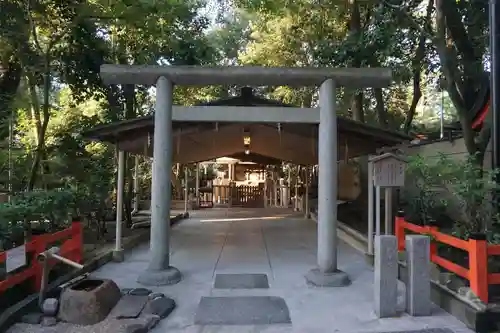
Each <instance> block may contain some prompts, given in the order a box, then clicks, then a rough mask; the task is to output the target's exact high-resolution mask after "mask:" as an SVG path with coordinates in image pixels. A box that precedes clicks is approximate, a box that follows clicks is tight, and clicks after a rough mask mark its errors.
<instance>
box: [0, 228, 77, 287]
mask: <svg viewBox="0 0 500 333" xmlns="http://www.w3.org/2000/svg"><path fill="white" fill-rule="evenodd" d="M52 246H58V247H59V248H60V255H61V256H63V257H65V258H68V259H70V260H73V261H75V262H78V263H82V261H83V228H82V224H81V223H80V222H73V223H72V224H71V226H70V227H69V228H67V229H64V230H61V231H58V232H56V233H53V234H43V235H38V236H33V239H32V241H30V242H28V243H26V244H24V245H22V246H21V247H18V248H16V249H20V250H21V251H20V252H19V253H20V254H21V255H22V253H23V251H22V250H23V249H24V252H25V258H24V259H25V264H24V265H22V266H21V267H18V268H16V269H15V270H13V271H12V272H7V269H6V276H5V278H4V279H3V280H0V293H1V292H4V291H5V290H7V289H9V288H11V287H12V286H15V285H17V284H20V283H22V282H24V281H25V280H27V279H33V288H34V290H35V291H39V290H40V282H41V279H42V265H41V264H40V263H39V262H38V260H37V256H38V255H39V254H40V253H42V252H44V251H45V250H47V249H49V248H50V247H52ZM23 247H24V248H23ZM9 251H12V250H9ZM9 251H4V252H0V266H6V265H7V260H8V256H9V253H10V252H9ZM20 259H21V260H22V258H20ZM50 264H55V261H53V260H52V261H51V262H50Z"/></svg>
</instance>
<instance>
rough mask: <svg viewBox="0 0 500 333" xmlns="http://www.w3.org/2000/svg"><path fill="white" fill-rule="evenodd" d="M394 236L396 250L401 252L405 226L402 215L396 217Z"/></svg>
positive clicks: (403, 248) (403, 244) (403, 243)
mask: <svg viewBox="0 0 500 333" xmlns="http://www.w3.org/2000/svg"><path fill="white" fill-rule="evenodd" d="M396 238H397V239H398V251H399V252H402V251H404V250H405V239H406V235H405V227H404V219H403V218H402V217H399V216H398V217H396Z"/></svg>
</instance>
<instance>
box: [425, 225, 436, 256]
mask: <svg viewBox="0 0 500 333" xmlns="http://www.w3.org/2000/svg"><path fill="white" fill-rule="evenodd" d="M427 228H428V229H429V235H430V236H431V242H430V244H431V245H430V247H431V249H430V251H431V262H432V259H433V257H434V256H436V255H437V252H438V251H437V242H436V241H434V236H435V234H436V233H437V232H439V229H438V227H435V226H429V227H427Z"/></svg>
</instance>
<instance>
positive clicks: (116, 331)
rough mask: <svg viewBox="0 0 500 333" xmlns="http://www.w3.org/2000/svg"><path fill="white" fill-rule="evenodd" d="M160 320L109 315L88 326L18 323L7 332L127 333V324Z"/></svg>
mask: <svg viewBox="0 0 500 333" xmlns="http://www.w3.org/2000/svg"><path fill="white" fill-rule="evenodd" d="M158 320H159V317H158V316H153V315H147V316H146V315H144V316H140V317H139V318H136V319H115V318H109V317H108V318H107V319H105V320H103V321H101V322H100V323H97V324H95V325H88V326H80V325H72V324H68V323H63V322H58V323H57V325H55V326H52V327H42V326H41V325H30V324H22V323H18V324H15V325H13V326H12V327H11V328H9V330H8V331H7V333H121V332H123V333H125V332H127V326H131V325H137V324H138V325H141V326H146V327H149V324H152V323H154V322H155V321H156V323H157V322H158ZM152 326H154V325H152ZM149 328H151V327H149Z"/></svg>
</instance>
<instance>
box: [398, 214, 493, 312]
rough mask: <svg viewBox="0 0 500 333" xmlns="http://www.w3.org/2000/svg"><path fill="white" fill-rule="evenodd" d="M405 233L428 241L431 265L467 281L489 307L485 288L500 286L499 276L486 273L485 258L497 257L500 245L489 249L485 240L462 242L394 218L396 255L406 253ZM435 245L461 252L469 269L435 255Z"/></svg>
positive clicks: (491, 246) (429, 228)
mask: <svg viewBox="0 0 500 333" xmlns="http://www.w3.org/2000/svg"><path fill="white" fill-rule="evenodd" d="M406 230H409V231H411V232H413V233H417V234H423V235H429V236H430V237H431V261H432V262H433V263H435V264H437V265H439V266H441V267H443V268H445V269H447V270H448V271H450V272H453V273H455V274H457V275H458V276H461V277H462V278H464V279H467V280H469V283H470V288H471V290H472V291H473V292H474V293H475V294H476V295H477V296H478V297H479V299H481V301H483V302H484V303H488V286H489V285H492V284H500V273H489V272H488V256H495V255H500V245H491V244H488V242H487V241H486V240H485V239H468V240H463V239H460V238H456V237H453V236H450V235H447V234H444V233H441V232H439V231H438V228H437V227H430V226H419V225H415V224H413V223H409V222H406V221H405V220H404V218H402V217H396V237H397V239H398V251H404V249H405V235H406ZM437 243H443V244H446V245H448V246H451V247H455V248H458V249H461V250H464V251H465V252H467V253H468V254H469V268H466V267H463V266H460V265H458V264H456V263H454V262H451V261H450V260H448V259H445V258H443V257H440V256H439V255H438V253H437Z"/></svg>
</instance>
